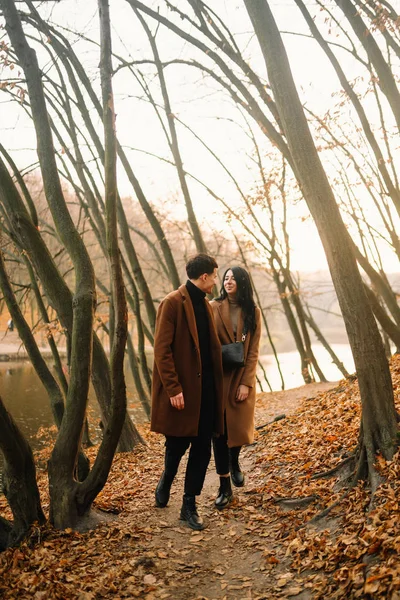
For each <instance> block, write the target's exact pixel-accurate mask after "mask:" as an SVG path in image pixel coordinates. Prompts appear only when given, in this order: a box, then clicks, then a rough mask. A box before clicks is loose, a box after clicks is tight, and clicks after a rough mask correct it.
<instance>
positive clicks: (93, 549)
mask: <svg viewBox="0 0 400 600" xmlns="http://www.w3.org/2000/svg"><path fill="white" fill-rule="evenodd" d="M392 376H393V381H394V387H395V395H396V401H397V398H398V396H399V394H400V359H399V358H395V359H393V361H392ZM282 414H285V415H286V417H285V418H283V419H281V420H279V421H276V422H273V423H271V424H268V425H266V426H265V427H263V428H262V429H260V430H259V431H258V432H257V435H256V440H255V444H253V445H251V446H248V447H246V448H244V449H243V451H242V455H241V456H242V460H241V462H242V467H243V469H244V471H245V473H246V485H245V487H243V488H240V489H235V490H234V492H235V498H234V501H233V502H232V504H231V505H230V506H229V507H228V508H226V509H224V510H222V511H217V510H216V509H215V508H214V504H213V503H214V499H215V496H216V492H217V488H218V479H217V476H216V475H215V472H214V465H213V463H211V464H210V468H209V472H208V474H207V478H206V482H205V487H204V490H203V493H202V495H201V497H200V500H199V510H200V512H201V514H202V516H203V517H204V518H205V520H206V521H207V528H206V529H205V530H204V531H201V532H194V531H191V530H190V529H188V528H187V527H186V526H185V525H184V524H183V523H182V522H180V521H179V509H180V505H181V500H182V488H183V473H184V467H185V464H184V463H183V464H182V465H181V468H180V472H179V474H178V477H177V480H176V481H175V482H174V486H173V490H172V494H171V499H170V503H169V505H168V507H166V508H164V509H157V508H155V506H154V489H155V486H156V484H157V480H158V478H159V475H160V473H161V471H162V459H163V444H162V436H158V435H155V434H151V433H149V431H148V426H144V427H143V428H141V432H142V434H143V436H144V437H145V439H146V441H147V444H148V446H147V447H139V448H137V449H136V450H135V451H134V452H132V453H129V454H120V455H117V456H116V459H115V461H114V465H113V468H112V472H111V474H110V477H109V480H108V482H107V485H106V487H105V488H104V490H103V491H102V492H101V494H100V495H99V496H98V498H97V500H96V510H97V514H98V515H102V518H101V520H100V522H99V524H98V525H97V527H96V528H94V529H91V530H90V531H87V532H81V533H77V532H74V531H71V530H67V531H64V532H59V531H54V530H53V529H51V528H50V527H48V526H47V527H44V528H41V529H35V530H34V531H33V532H32V535H31V537H30V538H29V539H28V540H27V541H26V542H24V543H23V544H22V545H21V546H20V547H19V548H17V549H9V550H7V551H6V552H3V553H2V554H1V555H0V598H14V599H16V598H18V599H25V598H34V599H36V600H47V599H60V600H64V599H70V598H71V599H77V600H97V599H102V598H113V599H114V600H118V599H119V598H121V599H122V598H144V599H146V600H156V599H171V600H195V599H196V600H250V599H251V600H256V599H258V600H262V599H265V600H274V599H278V598H293V599H297V600H300V599H301V600H307V599H315V600H318V599H321V600H322V599H323V598H324V599H327V598H329V599H341V598H347V599H352V598H371V599H375V598H390V599H391V600H399V599H400V563H399V560H398V554H399V552H400V522H399V502H400V461H399V457H398V456H396V457H395V459H394V460H393V461H392V462H390V463H385V461H383V460H378V463H379V464H378V468H379V469H380V471H381V473H382V475H383V476H385V477H386V483H384V484H383V486H381V488H380V489H379V490H378V493H377V496H376V505H375V508H374V510H372V511H370V512H368V510H367V509H368V506H369V500H370V494H369V490H368V489H367V488H366V487H365V486H363V485H359V486H358V487H356V488H353V489H352V490H351V491H350V492H349V493H348V494H347V496H346V497H344V498H343V489H342V488H341V487H340V486H338V480H337V477H336V476H332V477H330V478H329V477H328V478H318V479H313V478H312V475H314V474H316V473H319V472H321V471H322V472H324V471H327V470H328V469H331V468H332V467H334V466H335V465H337V464H338V463H339V462H340V461H341V460H342V459H343V458H344V457H345V456H346V455H347V453H348V452H349V451H350V450H351V449H352V448H354V446H355V444H356V441H357V433H358V427H359V418H360V417H359V393H358V386H357V382H349V381H341V382H339V383H327V384H321V383H319V384H311V385H307V386H303V387H301V388H296V389H293V390H287V391H283V392H273V393H262V394H259V396H258V402H257V413H256V425H257V426H261V425H264V424H266V423H269V422H270V421H272V420H273V419H274V418H275V417H276V416H277V415H282ZM48 452H49V451H48V450H43V451H42V452H41V453H39V454H38V457H37V466H38V478H39V484H40V489H41V494H42V502H43V506H44V509H45V511H47V510H48V495H47V488H46V483H47V477H46V471H45V466H46V459H47V456H48ZM95 452H96V449H95V448H92V449H90V450H89V455H90V456H91V457H92V458H93V456H94V454H95ZM288 498H289V499H290V500H287V499H288ZM284 499H286V500H284ZM335 501H338V504H337V506H335V508H334V509H333V510H332V511H331V512H330V513H329V515H328V516H327V517H325V518H322V519H320V520H318V521H317V522H316V523H315V524H313V523H311V519H312V518H313V517H315V515H318V514H320V512H321V511H322V510H323V509H324V508H326V507H327V506H329V505H331V504H332V503H333V502H335ZM3 509H4V510H3ZM5 512H6V507H5V503H4V500H0V514H2V515H4V514H5Z"/></svg>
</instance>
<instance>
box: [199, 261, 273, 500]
mask: <svg viewBox="0 0 400 600" xmlns="http://www.w3.org/2000/svg"><path fill="white" fill-rule="evenodd" d="M211 306H212V309H213V313H214V317H215V324H216V327H217V333H218V337H219V340H220V342H221V344H222V345H224V344H231V343H233V342H236V341H241V340H242V339H243V337H244V336H245V338H244V356H245V366H244V367H241V368H236V369H234V370H232V369H227V368H225V367H224V406H225V432H224V435H223V436H220V437H218V438H215V439H214V440H213V447H214V458H215V466H216V469H217V473H218V475H219V476H220V488H219V491H218V497H217V499H216V501H215V506H216V508H218V509H222V508H224V507H225V506H227V505H228V504H229V503H230V502H231V500H232V498H233V494H232V487H231V477H232V482H233V484H234V485H235V486H236V487H242V486H243V485H244V474H243V472H242V470H241V468H240V465H239V453H240V450H241V447H242V445H243V444H251V443H252V442H253V438H254V409H255V400H256V369H257V361H258V349H259V345H260V335H261V311H260V309H259V308H258V307H256V305H255V303H254V299H253V289H252V286H251V281H250V277H249V274H248V273H247V271H246V270H245V269H242V267H230V268H229V269H227V270H226V272H225V274H224V277H223V285H222V288H221V293H220V296H219V297H218V298H216V299H215V300H213V301H212V302H211Z"/></svg>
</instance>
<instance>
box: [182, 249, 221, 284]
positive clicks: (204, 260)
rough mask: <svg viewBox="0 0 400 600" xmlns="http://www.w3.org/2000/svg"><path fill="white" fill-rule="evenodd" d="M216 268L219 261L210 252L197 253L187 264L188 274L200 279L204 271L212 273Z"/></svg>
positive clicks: (190, 276)
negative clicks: (209, 254)
mask: <svg viewBox="0 0 400 600" xmlns="http://www.w3.org/2000/svg"><path fill="white" fill-rule="evenodd" d="M214 269H218V265H217V262H216V260H215V258H213V257H212V256H208V254H196V256H193V257H192V258H191V259H190V260H189V261H188V263H187V264H186V274H187V276H188V278H189V279H198V278H199V277H200V276H201V275H204V273H207V275H211V274H212V273H214Z"/></svg>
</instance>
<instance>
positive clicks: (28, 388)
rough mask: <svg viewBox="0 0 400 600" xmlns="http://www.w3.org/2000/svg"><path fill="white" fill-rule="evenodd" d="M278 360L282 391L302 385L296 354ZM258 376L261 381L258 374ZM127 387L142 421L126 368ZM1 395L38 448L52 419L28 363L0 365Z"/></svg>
mask: <svg viewBox="0 0 400 600" xmlns="http://www.w3.org/2000/svg"><path fill="white" fill-rule="evenodd" d="M332 347H333V349H334V351H335V352H336V354H337V355H338V357H339V358H340V360H341V361H342V362H343V363H344V364H345V366H346V368H347V370H348V371H349V372H350V373H353V372H354V364H353V359H352V356H351V352H350V348H349V346H348V345H346V344H336V345H335V344H334V345H333V346H332ZM313 350H314V353H315V356H316V358H317V360H318V362H319V364H320V366H321V368H322V370H323V371H324V373H325V376H326V377H327V379H328V380H330V381H336V380H338V379H341V378H342V375H341V373H340V372H339V371H338V369H337V368H336V367H335V366H334V365H333V364H332V363H331V359H330V357H329V355H328V354H327V352H326V351H325V350H324V348H323V347H322V346H319V345H317V344H316V345H314V346H313ZM279 360H280V364H281V369H282V372H283V375H284V378H285V388H286V389H289V388H293V387H298V386H300V385H303V383H304V381H303V378H302V376H301V373H300V359H299V357H298V354H297V352H285V353H282V354H280V355H279ZM261 362H262V364H263V366H264V368H265V370H266V373H267V377H268V379H269V382H270V384H271V387H272V389H273V390H280V389H281V381H280V376H279V372H278V369H277V366H276V362H275V359H274V356H272V355H264V356H262V357H261ZM259 376H260V378H261V379H263V375H262V373H261V372H260V373H259ZM262 383H263V388H264V391H268V390H269V388H268V386H267V384H266V383H265V382H264V381H263V382H262ZM126 384H127V395H128V406H129V412H130V414H131V416H132V418H133V419H134V421H135V422H140V421H142V422H143V420H144V419H145V416H144V413H143V411H142V409H141V407H140V403H139V400H138V398H137V396H136V394H135V390H134V385H133V381H132V377H131V375H130V372H129V369H127V381H126ZM0 395H1V397H2V399H3V402H4V403H5V405H6V407H7V408H8V410H9V411H10V413H11V414H12V416H13V417H14V419H15V420H16V422H17V424H18V425H19V427H20V429H21V430H22V432H23V433H24V435H26V436H27V437H28V439H29V440H30V442H31V444H32V446H33V447H37V446H38V442H37V440H36V439H35V436H36V433H37V432H38V430H39V428H40V427H50V426H51V425H53V417H52V413H51V409H50V404H49V400H48V397H47V394H46V392H45V389H44V387H43V385H42V383H41V382H40V380H39V378H38V376H37V375H36V372H35V370H34V369H33V367H32V365H31V364H30V362H28V361H18V362H17V361H15V362H0ZM89 406H90V410H89V419H90V422H91V425H92V430H94V434H93V435H94V436H95V435H96V429H97V425H98V422H99V420H100V416H99V411H98V408H97V405H96V401H95V399H94V394H93V393H92V392H91V393H90V396H89Z"/></svg>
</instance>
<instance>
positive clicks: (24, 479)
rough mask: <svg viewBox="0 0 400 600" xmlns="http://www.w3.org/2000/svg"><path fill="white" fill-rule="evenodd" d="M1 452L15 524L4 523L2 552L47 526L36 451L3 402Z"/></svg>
mask: <svg viewBox="0 0 400 600" xmlns="http://www.w3.org/2000/svg"><path fill="white" fill-rule="evenodd" d="M0 450H1V451H2V453H3V455H4V468H3V475H2V485H3V491H4V494H5V496H6V498H7V501H8V503H9V505H10V508H11V511H12V513H13V517H14V521H13V522H12V523H10V522H8V521H6V520H5V519H0V551H1V550H4V549H5V548H7V547H8V546H13V545H16V544H18V543H19V542H20V541H21V540H22V539H23V537H24V536H25V535H26V534H27V533H28V531H29V529H30V527H31V526H32V525H33V523H35V522H39V523H44V521H45V516H44V514H43V511H42V507H41V504H40V496H39V489H38V487H37V482H36V469H35V463H34V460H33V454H32V450H31V448H30V446H29V444H28V442H27V441H26V439H25V438H24V436H23V435H22V433H21V432H20V431H19V429H18V427H17V425H16V424H15V422H14V420H13V418H12V417H11V415H10V414H9V413H8V412H7V410H6V408H5V406H4V404H3V401H2V399H1V398H0Z"/></svg>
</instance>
